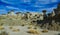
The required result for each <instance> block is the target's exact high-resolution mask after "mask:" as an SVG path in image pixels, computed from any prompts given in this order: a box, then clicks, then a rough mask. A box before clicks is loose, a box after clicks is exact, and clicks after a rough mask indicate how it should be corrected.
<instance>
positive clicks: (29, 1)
mask: <svg viewBox="0 0 60 35" xmlns="http://www.w3.org/2000/svg"><path fill="white" fill-rule="evenodd" d="M59 2H60V0H0V14H4V13H7V12H8V11H9V10H15V12H27V11H28V12H39V13H41V12H42V10H47V13H48V12H51V11H52V10H53V9H54V8H56V7H57V4H58V3H59Z"/></svg>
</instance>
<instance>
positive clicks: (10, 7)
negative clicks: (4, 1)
mask: <svg viewBox="0 0 60 35" xmlns="http://www.w3.org/2000/svg"><path fill="white" fill-rule="evenodd" d="M6 7H7V8H9V9H19V8H16V7H12V6H6Z"/></svg>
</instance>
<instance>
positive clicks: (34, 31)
mask: <svg viewBox="0 0 60 35" xmlns="http://www.w3.org/2000/svg"><path fill="white" fill-rule="evenodd" d="M27 32H28V33H31V34H39V32H38V31H37V30H34V29H30V30H29V31H27Z"/></svg>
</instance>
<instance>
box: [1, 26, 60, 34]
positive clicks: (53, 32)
mask: <svg viewBox="0 0 60 35" xmlns="http://www.w3.org/2000/svg"><path fill="white" fill-rule="evenodd" d="M12 27H13V28H14V29H19V30H20V31H18V32H13V31H12V29H9V26H4V28H5V29H4V31H6V32H8V33H9V35H38V34H30V33H27V31H28V26H12ZM37 30H38V31H40V34H39V35H57V34H58V33H60V32H57V31H48V32H47V33H42V32H41V31H42V30H43V29H39V28H38V29H37ZM1 31H3V30H0V32H1Z"/></svg>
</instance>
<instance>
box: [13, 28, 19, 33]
mask: <svg viewBox="0 0 60 35" xmlns="http://www.w3.org/2000/svg"><path fill="white" fill-rule="evenodd" d="M12 31H13V32H19V31H20V30H19V29H13V30H12Z"/></svg>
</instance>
